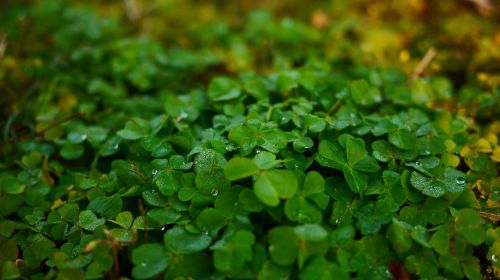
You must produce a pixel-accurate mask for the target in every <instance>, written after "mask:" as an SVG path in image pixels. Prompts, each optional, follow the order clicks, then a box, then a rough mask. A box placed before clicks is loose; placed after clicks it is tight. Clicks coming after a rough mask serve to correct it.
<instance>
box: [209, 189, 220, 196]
mask: <svg viewBox="0 0 500 280" xmlns="http://www.w3.org/2000/svg"><path fill="white" fill-rule="evenodd" d="M210 194H211V195H212V196H218V195H219V190H218V189H212V190H211V191H210Z"/></svg>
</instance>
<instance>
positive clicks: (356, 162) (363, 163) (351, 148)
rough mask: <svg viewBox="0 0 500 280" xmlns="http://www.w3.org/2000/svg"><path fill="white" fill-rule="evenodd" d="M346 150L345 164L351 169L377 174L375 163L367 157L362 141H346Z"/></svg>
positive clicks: (377, 167)
mask: <svg viewBox="0 0 500 280" xmlns="http://www.w3.org/2000/svg"><path fill="white" fill-rule="evenodd" d="M346 150H347V162H348V163H349V164H350V166H352V168H354V169H356V170H359V171H365V172H377V171H379V170H380V166H379V165H378V163H377V161H376V160H375V159H374V158H372V157H370V156H369V155H368V152H367V151H366V149H365V142H364V141H363V139H359V138H357V139H354V138H352V139H348V140H347V142H346Z"/></svg>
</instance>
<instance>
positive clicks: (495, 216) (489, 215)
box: [479, 211, 500, 222]
mask: <svg viewBox="0 0 500 280" xmlns="http://www.w3.org/2000/svg"><path fill="white" fill-rule="evenodd" d="M479 215H480V216H481V217H483V218H487V219H489V220H491V221H493V222H498V221H500V214H495V213H489V212H483V211H479Z"/></svg>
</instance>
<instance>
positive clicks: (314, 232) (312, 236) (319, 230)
mask: <svg viewBox="0 0 500 280" xmlns="http://www.w3.org/2000/svg"><path fill="white" fill-rule="evenodd" d="M294 230H295V234H296V235H297V237H299V238H300V239H303V240H307V241H322V240H325V239H326V237H327V236H328V232H327V231H326V230H325V229H324V228H323V227H322V226H320V225H318V224H304V225H300V226H296V227H294Z"/></svg>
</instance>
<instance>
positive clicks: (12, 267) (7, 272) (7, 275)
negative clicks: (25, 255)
mask: <svg viewBox="0 0 500 280" xmlns="http://www.w3.org/2000/svg"><path fill="white" fill-rule="evenodd" d="M1 268H2V271H1V274H0V276H2V277H1V278H2V279H5V280H8V279H18V278H20V277H21V273H20V272H19V268H18V267H17V265H16V263H15V262H13V261H11V262H10V261H9V262H3V263H2V264H1Z"/></svg>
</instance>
